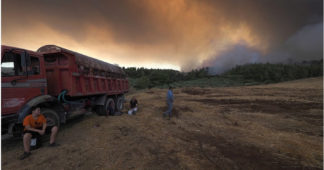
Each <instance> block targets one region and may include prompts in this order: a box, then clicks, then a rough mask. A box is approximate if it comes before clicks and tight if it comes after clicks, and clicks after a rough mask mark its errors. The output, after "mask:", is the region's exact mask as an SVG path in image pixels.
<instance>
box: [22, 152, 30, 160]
mask: <svg viewBox="0 0 324 170" xmlns="http://www.w3.org/2000/svg"><path fill="white" fill-rule="evenodd" d="M30 155H31V153H30V152H24V153H23V154H22V155H21V156H20V157H19V159H20V160H23V159H25V158H27V157H29V156H30Z"/></svg>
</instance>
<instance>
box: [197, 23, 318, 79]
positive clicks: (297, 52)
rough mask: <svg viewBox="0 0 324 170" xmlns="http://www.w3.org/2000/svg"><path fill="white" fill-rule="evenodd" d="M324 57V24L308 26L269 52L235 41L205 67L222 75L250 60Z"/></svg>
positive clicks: (297, 60) (287, 60) (260, 61)
mask: <svg viewBox="0 0 324 170" xmlns="http://www.w3.org/2000/svg"><path fill="white" fill-rule="evenodd" d="M322 58H323V23H322V22H321V23H318V24H312V25H306V26H304V27H302V28H301V29H300V30H298V31H297V32H296V33H295V34H294V35H292V36H291V37H289V38H288V39H287V40H286V41H285V42H284V43H282V44H278V46H277V48H276V49H273V50H272V51H271V52H270V53H268V54H262V53H261V52H260V51H258V50H256V49H253V48H252V47H249V46H247V45H246V44H244V43H240V44H236V45H233V46H231V47H229V48H228V49H227V50H224V51H223V52H221V53H220V54H218V55H216V56H214V57H212V58H210V59H208V60H206V61H205V62H204V63H203V67H210V69H209V70H210V73H211V74H221V73H223V72H225V71H227V70H229V69H231V68H233V67H235V66H236V65H243V64H247V63H266V62H267V63H289V62H301V61H309V60H319V59H322Z"/></svg>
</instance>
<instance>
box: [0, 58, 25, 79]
mask: <svg viewBox="0 0 324 170" xmlns="http://www.w3.org/2000/svg"><path fill="white" fill-rule="evenodd" d="M1 74H2V77H10V76H22V75H24V74H23V69H22V66H21V56H20V54H16V53H13V52H5V53H4V54H3V57H2V61H1Z"/></svg>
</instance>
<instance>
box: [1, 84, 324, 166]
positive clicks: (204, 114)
mask: <svg viewBox="0 0 324 170" xmlns="http://www.w3.org/2000/svg"><path fill="white" fill-rule="evenodd" d="M131 96H136V97H137V99H138V101H139V111H138V113H137V114H136V115H135V116H129V115H127V114H125V113H126V112H127V107H128V105H126V108H125V110H124V114H123V115H121V116H110V117H104V116H97V115H96V114H88V115H85V116H84V117H82V118H78V119H75V120H73V121H70V122H68V123H67V124H66V125H62V127H61V129H60V133H59V135H58V139H57V142H58V143H60V144H61V145H60V146H59V147H56V148H50V147H47V145H48V141H45V143H44V146H43V147H42V148H40V149H37V150H34V151H32V155H31V156H30V157H29V158H27V159H25V160H22V161H21V160H18V157H19V156H20V155H21V154H22V152H23V147H22V141H21V139H7V140H2V152H1V160H2V162H1V166H2V169H114V170H117V169H161V170H165V169H220V170H226V169H231V170H232V169H234V170H236V169H244V170H246V169H263V170H273V169H322V168H323V78H311V79H305V80H298V81H292V82H286V83H279V84H272V85H262V86H246V87H228V88H182V89H174V96H175V103H174V110H173V117H172V118H171V120H167V119H165V118H163V117H162V113H163V112H164V111H166V109H167V107H166V102H165V96H166V90H165V89H150V90H143V91H137V92H132V93H129V94H128V96H127V99H128V100H129V99H130V97H131Z"/></svg>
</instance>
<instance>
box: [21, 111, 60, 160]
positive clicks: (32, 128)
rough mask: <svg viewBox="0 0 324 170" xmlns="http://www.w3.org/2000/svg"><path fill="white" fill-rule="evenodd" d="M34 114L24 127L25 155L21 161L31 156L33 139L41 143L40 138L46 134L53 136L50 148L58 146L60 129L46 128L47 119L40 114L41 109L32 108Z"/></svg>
mask: <svg viewBox="0 0 324 170" xmlns="http://www.w3.org/2000/svg"><path fill="white" fill-rule="evenodd" d="M31 110H32V114H30V115H28V116H26V117H25V119H24V122H23V125H24V127H25V129H24V136H23V143H24V154H23V155H21V156H20V159H21V160H22V159H25V158H27V157H28V156H30V154H31V153H30V142H31V139H32V138H37V139H38V141H37V143H39V142H40V140H39V139H40V137H41V136H43V135H44V134H51V137H50V145H49V146H57V144H56V143H55V138H56V134H57V132H58V127H57V126H53V127H47V126H46V118H45V116H44V115H43V114H41V113H40V108H39V107H32V109H31Z"/></svg>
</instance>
